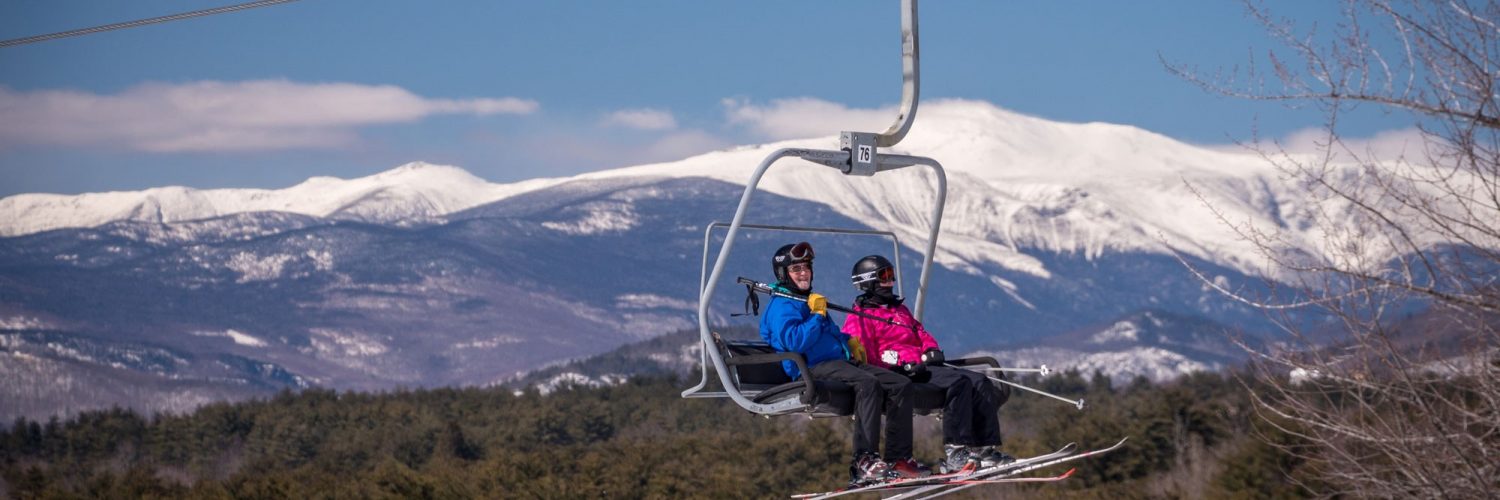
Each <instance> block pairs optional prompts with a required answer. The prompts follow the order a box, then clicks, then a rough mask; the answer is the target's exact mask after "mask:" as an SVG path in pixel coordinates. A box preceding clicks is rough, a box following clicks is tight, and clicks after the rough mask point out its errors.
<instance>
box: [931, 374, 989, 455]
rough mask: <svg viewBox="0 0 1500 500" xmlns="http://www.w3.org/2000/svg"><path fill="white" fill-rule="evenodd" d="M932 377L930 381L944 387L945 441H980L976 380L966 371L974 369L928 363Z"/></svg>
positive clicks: (948, 442) (968, 442) (969, 442)
mask: <svg viewBox="0 0 1500 500" xmlns="http://www.w3.org/2000/svg"><path fill="white" fill-rule="evenodd" d="M927 371H928V372H931V373H932V379H931V380H928V381H927V383H929V384H932V385H936V386H938V387H941V388H943V391H944V393H945V395H946V398H945V400H944V403H943V444H961V445H975V444H978V443H977V442H976V441H975V439H976V438H977V437H978V436H977V435H975V434H974V418H973V417H974V404H975V402H976V400H975V398H974V382H973V381H972V380H971V379H970V378H969V377H967V376H966V375H965V374H968V373H973V372H970V371H968V370H963V369H959V368H949V367H946V366H933V367H928V369H927Z"/></svg>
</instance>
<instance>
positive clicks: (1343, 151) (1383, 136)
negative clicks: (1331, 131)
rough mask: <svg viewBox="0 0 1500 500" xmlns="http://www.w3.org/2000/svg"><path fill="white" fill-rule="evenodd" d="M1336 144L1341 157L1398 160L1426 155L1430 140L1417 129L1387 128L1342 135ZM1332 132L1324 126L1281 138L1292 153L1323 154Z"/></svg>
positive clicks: (1335, 150)
mask: <svg viewBox="0 0 1500 500" xmlns="http://www.w3.org/2000/svg"><path fill="white" fill-rule="evenodd" d="M1339 139H1340V140H1339V143H1338V144H1336V145H1335V146H1334V152H1335V153H1337V154H1338V155H1339V156H1344V155H1347V154H1349V153H1353V154H1354V155H1355V156H1358V157H1359V158H1361V159H1364V160H1381V161H1387V160H1395V159H1397V158H1401V157H1405V158H1407V159H1418V158H1425V155H1426V152H1427V151H1426V143H1427V141H1428V140H1429V139H1427V138H1425V137H1423V136H1422V132H1421V131H1420V130H1417V129H1416V128H1404V129H1399V130H1386V131H1383V132H1379V133H1377V134H1375V135H1373V136H1370V137H1340V138H1339ZM1328 142H1329V141H1328V131H1327V130H1325V129H1322V128H1307V129H1302V130H1298V131H1296V132H1292V133H1291V134H1288V135H1287V136H1286V138H1285V139H1282V140H1281V141H1279V143H1280V144H1281V147H1282V148H1285V149H1286V150H1287V152H1290V153H1322V152H1324V151H1326V150H1327V148H1328Z"/></svg>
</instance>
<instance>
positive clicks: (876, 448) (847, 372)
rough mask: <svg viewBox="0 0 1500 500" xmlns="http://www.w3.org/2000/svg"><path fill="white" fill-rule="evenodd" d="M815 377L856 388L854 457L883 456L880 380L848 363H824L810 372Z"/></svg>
mask: <svg viewBox="0 0 1500 500" xmlns="http://www.w3.org/2000/svg"><path fill="white" fill-rule="evenodd" d="M810 370H811V371H812V374H813V378H815V379H818V380H830V381H838V382H843V383H845V384H848V385H849V387H850V388H852V389H854V457H855V458H856V459H857V458H859V457H860V456H861V455H864V454H877V455H878V454H880V406H881V400H882V393H881V390H880V389H881V388H880V380H879V379H877V378H875V376H874V375H872V374H870V373H869V372H866V371H865V370H862V369H860V368H859V367H857V366H855V365H853V364H851V363H849V362H848V361H843V360H835V361H824V362H822V363H818V364H816V365H813V367H812V368H811V369H810Z"/></svg>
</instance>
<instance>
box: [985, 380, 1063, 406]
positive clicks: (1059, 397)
mask: <svg viewBox="0 0 1500 500" xmlns="http://www.w3.org/2000/svg"><path fill="white" fill-rule="evenodd" d="M989 379H990V380H993V381H996V382H999V383H1002V384H1006V385H1009V386H1011V387H1016V388H1020V389H1025V390H1028V391H1031V392H1035V393H1037V394H1041V395H1043V396H1047V397H1049V398H1052V399H1056V400H1058V401H1063V402H1066V403H1072V404H1073V406H1076V407H1078V410H1079V411H1082V410H1083V399H1082V398H1079V399H1078V400H1077V401H1074V400H1071V399H1068V398H1065V397H1062V396H1058V395H1056V394H1053V393H1050V392H1047V391H1043V390H1040V389H1032V388H1030V387H1026V386H1024V385H1021V384H1017V383H1015V382H1011V381H1009V380H1005V379H1001V378H999V377H989Z"/></svg>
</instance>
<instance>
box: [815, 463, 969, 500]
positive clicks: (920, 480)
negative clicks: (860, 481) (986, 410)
mask: <svg viewBox="0 0 1500 500" xmlns="http://www.w3.org/2000/svg"><path fill="white" fill-rule="evenodd" d="M977 470H979V469H977V468H974V467H973V466H972V465H969V466H966V467H964V468H963V469H960V470H956V471H953V472H949V473H947V474H933V475H931V476H924V477H912V478H906V479H897V480H894V481H886V482H882V483H874V484H868V485H865V486H860V487H856V488H849V487H845V488H840V489H837V490H833V491H825V492H822V493H798V494H796V495H792V498H797V499H814V500H821V499H824V498H833V497H837V496H843V495H849V494H853V493H860V492H864V491H870V490H876V489H884V488H900V487H910V486H915V485H918V484H928V483H932V482H937V481H945V480H948V479H956V478H959V477H961V476H967V475H970V474H973V473H974V472H975V471H977Z"/></svg>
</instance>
